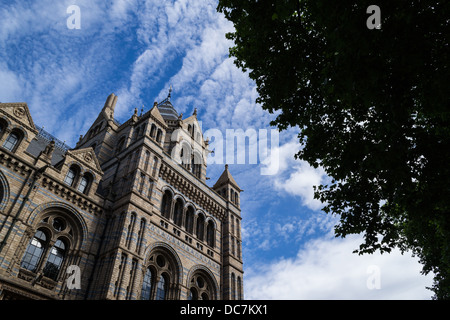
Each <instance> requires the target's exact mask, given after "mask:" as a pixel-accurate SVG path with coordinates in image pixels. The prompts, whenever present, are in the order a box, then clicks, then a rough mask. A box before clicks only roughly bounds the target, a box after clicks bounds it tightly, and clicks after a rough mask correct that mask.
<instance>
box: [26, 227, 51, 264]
mask: <svg viewBox="0 0 450 320" xmlns="http://www.w3.org/2000/svg"><path fill="white" fill-rule="evenodd" d="M46 246H47V236H46V235H45V233H44V232H42V230H38V231H36V233H35V234H34V237H33V238H32V239H31V241H30V243H29V244H28V247H27V250H25V255H24V256H23V258H22V262H21V263H20V266H21V267H22V268H24V269H27V270H30V271H32V272H36V269H37V267H38V264H39V261H40V260H41V258H42V253H43V252H44V250H45V247H46Z"/></svg>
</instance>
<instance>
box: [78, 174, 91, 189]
mask: <svg viewBox="0 0 450 320" xmlns="http://www.w3.org/2000/svg"><path fill="white" fill-rule="evenodd" d="M92 180H93V179H92V175H90V174H89V173H85V174H84V175H83V176H82V177H81V179H80V183H79V185H78V191H80V192H81V193H84V194H88V192H89V187H90V185H91V182H92Z"/></svg>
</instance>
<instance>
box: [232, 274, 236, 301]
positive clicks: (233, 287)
mask: <svg viewBox="0 0 450 320" xmlns="http://www.w3.org/2000/svg"><path fill="white" fill-rule="evenodd" d="M231 300H236V277H235V275H234V273H231Z"/></svg>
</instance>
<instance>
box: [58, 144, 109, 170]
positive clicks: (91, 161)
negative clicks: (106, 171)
mask: <svg viewBox="0 0 450 320" xmlns="http://www.w3.org/2000/svg"><path fill="white" fill-rule="evenodd" d="M67 154H70V155H72V157H74V158H76V159H78V160H81V162H84V163H85V164H86V165H88V166H90V167H91V168H93V169H95V170H96V171H97V172H98V173H100V174H103V171H102V169H101V167H100V163H99V162H98V159H97V156H96V155H95V153H94V149H92V147H88V148H83V149H74V150H68V151H67Z"/></svg>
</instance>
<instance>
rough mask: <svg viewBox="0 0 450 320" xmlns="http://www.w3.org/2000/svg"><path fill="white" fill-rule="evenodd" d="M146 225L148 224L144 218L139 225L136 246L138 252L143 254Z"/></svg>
mask: <svg viewBox="0 0 450 320" xmlns="http://www.w3.org/2000/svg"><path fill="white" fill-rule="evenodd" d="M145 225H146V221H145V219H144V218H142V219H141V225H140V227H139V233H138V238H137V246H136V252H137V253H138V254H141V248H142V245H143V244H144V234H145Z"/></svg>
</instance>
